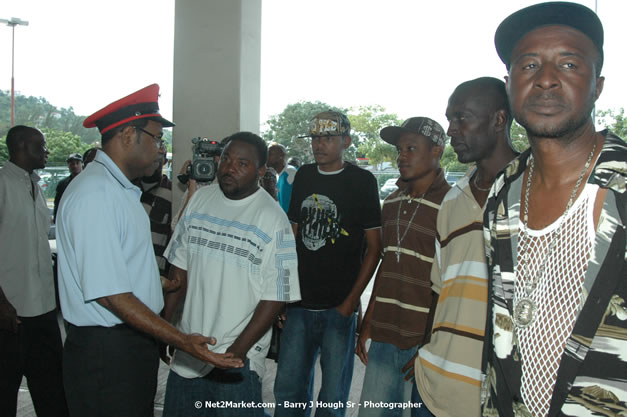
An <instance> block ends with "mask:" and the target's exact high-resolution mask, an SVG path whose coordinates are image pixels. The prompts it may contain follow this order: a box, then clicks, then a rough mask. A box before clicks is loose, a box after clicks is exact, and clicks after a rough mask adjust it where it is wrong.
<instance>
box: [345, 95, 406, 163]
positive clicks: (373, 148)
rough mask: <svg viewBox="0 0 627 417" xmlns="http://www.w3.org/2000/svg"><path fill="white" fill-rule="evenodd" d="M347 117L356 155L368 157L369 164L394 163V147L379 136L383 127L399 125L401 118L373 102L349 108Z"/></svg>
mask: <svg viewBox="0 0 627 417" xmlns="http://www.w3.org/2000/svg"><path fill="white" fill-rule="evenodd" d="M348 118H349V120H350V122H351V128H352V130H353V133H352V138H353V145H355V146H356V147H357V156H359V157H366V158H368V159H369V160H370V165H372V166H375V167H377V166H379V165H380V164H381V163H382V162H392V163H394V164H395V163H396V149H395V148H394V146H392V145H389V144H387V143H385V142H384V141H383V140H382V139H381V137H380V136H379V132H380V131H381V129H383V128H384V127H386V126H400V125H401V123H402V120H400V119H399V118H398V116H397V115H396V114H394V113H386V112H385V108H384V107H383V106H380V105H378V104H375V105H370V106H359V107H358V108H356V109H354V108H353V109H351V112H350V114H348Z"/></svg>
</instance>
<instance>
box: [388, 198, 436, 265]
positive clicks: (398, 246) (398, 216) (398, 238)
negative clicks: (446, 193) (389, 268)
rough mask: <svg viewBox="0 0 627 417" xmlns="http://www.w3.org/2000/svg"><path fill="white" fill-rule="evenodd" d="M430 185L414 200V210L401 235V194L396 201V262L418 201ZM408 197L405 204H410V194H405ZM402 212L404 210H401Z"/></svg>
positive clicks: (420, 200) (399, 256) (418, 204)
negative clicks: (399, 199) (397, 201)
mask: <svg viewBox="0 0 627 417" xmlns="http://www.w3.org/2000/svg"><path fill="white" fill-rule="evenodd" d="M430 188H431V187H429V188H427V191H425V192H424V193H422V195H421V196H420V198H419V199H418V200H417V201H416V208H415V209H414V212H413V213H412V215H411V218H410V219H409V223H407V227H406V228H405V232H403V236H401V230H400V229H401V226H400V224H401V205H402V204H403V199H402V198H403V196H402V195H401V196H400V198H401V201H399V203H398V212H397V213H396V263H399V262H400V261H401V243H402V242H403V239H405V236H407V232H408V231H409V228H410V227H411V223H412V222H413V221H414V217H415V216H416V213H417V212H418V208H420V203H421V202H422V199H423V198H424V197H425V195H426V194H427V192H428V191H429V189H430ZM407 197H408V203H407V204H411V200H412V198H411V195H409V194H407ZM403 213H404V212H403Z"/></svg>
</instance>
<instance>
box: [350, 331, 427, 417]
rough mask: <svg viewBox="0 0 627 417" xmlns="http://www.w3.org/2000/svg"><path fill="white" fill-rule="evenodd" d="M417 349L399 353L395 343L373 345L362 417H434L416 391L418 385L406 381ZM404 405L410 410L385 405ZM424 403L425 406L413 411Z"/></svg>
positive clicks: (365, 384)
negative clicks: (408, 368) (407, 369)
mask: <svg viewBox="0 0 627 417" xmlns="http://www.w3.org/2000/svg"><path fill="white" fill-rule="evenodd" d="M417 349H418V348H417V347H413V348H409V349H399V348H398V347H396V346H395V345H393V344H391V343H382V342H376V341H374V340H373V341H371V342H370V349H369V350H368V366H366V375H365V376H364V386H363V388H362V390H361V400H360V403H361V407H360V408H359V417H401V416H409V415H411V416H412V417H433V414H431V412H429V410H428V409H427V407H426V406H425V405H424V404H422V399H421V398H420V395H419V394H418V390H417V389H416V382H415V381H414V380H413V378H412V380H411V381H405V374H404V373H403V371H402V369H403V367H404V366H405V364H406V363H407V362H409V361H410V360H411V359H412V358H413V356H414V354H415V353H416V350H417ZM390 403H400V404H404V405H406V406H407V407H408V408H406V409H405V410H403V409H402V408H394V407H390V406H386V405H383V404H390ZM410 403H411V404H412V405H416V404H418V403H421V406H420V407H419V408H418V407H410Z"/></svg>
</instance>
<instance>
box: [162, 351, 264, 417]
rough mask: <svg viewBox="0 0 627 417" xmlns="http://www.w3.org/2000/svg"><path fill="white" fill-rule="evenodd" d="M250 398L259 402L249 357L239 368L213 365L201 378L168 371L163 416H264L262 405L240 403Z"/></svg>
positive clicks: (254, 375) (258, 387) (257, 388)
mask: <svg viewBox="0 0 627 417" xmlns="http://www.w3.org/2000/svg"><path fill="white" fill-rule="evenodd" d="M251 402H252V403H255V404H257V405H260V404H261V381H260V379H259V376H258V375H257V373H256V372H254V371H251V370H250V368H249V361H246V362H245V364H244V367H243V368H239V369H227V370H222V369H217V368H216V369H214V370H213V371H211V372H210V373H209V374H207V375H205V376H204V377H202V378H189V379H188V378H183V377H182V376H179V375H178V374H177V373H176V372H174V371H170V374H169V375H168V383H167V385H166V389H165V404H164V406H163V417H192V416H218V417H231V416H232V417H237V416H254V417H263V415H264V409H263V408H261V407H260V408H250V407H242V406H241V404H242V403H251ZM238 405H240V406H238Z"/></svg>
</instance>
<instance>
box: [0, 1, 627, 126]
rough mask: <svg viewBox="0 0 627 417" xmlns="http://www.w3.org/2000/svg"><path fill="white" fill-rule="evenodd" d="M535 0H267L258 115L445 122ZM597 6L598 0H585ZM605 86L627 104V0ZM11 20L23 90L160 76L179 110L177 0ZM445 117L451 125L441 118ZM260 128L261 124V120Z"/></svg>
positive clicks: (16, 4) (109, 95)
mask: <svg viewBox="0 0 627 417" xmlns="http://www.w3.org/2000/svg"><path fill="white" fill-rule="evenodd" d="M533 3H537V2H535V1H528V0H526V1H525V0H508V1H503V0H485V1H482V0H478V1H475V2H472V1H468V0H465V1H463V0H460V1H457V0H455V1H446V0H443V1H439V2H427V1H424V0H387V1H385V2H382V1H380V0H317V1H312V0H309V1H305V0H264V1H263V16H262V19H263V20H262V63H261V115H260V116H261V117H260V120H261V122H262V123H263V122H264V121H265V120H266V119H267V118H268V117H269V116H271V115H273V114H277V113H280V112H281V111H282V110H283V109H284V108H285V106H286V105H288V104H290V103H294V102H297V101H302V100H308V101H315V100H320V101H324V102H327V103H329V104H331V105H335V106H343V107H352V106H359V105H368V104H380V105H383V106H384V107H386V109H387V110H388V111H390V112H395V113H397V114H398V115H399V117H401V118H402V119H404V118H407V117H411V116H429V117H432V118H434V119H436V120H438V121H439V122H440V123H442V124H443V125H445V123H446V119H445V117H444V111H445V109H446V103H447V100H448V96H449V95H450V93H451V92H452V90H453V89H454V88H455V86H456V85H458V84H459V83H460V82H462V81H466V80H469V79H472V78H476V77H479V76H486V75H487V76H494V77H497V78H502V77H503V76H504V75H505V68H504V66H503V64H502V63H501V62H500V60H499V59H498V56H497V55H496V52H495V50H494V41H493V39H494V31H495V29H496V27H497V26H498V24H499V23H500V22H501V21H502V20H503V19H504V18H505V17H506V16H508V15H509V14H511V13H512V12H514V11H516V10H518V9H519V8H521V7H524V6H527V5H530V4H533ZM579 3H582V4H584V5H586V6H588V7H590V8H591V9H594V7H595V1H594V0H582V1H579ZM597 8H598V14H599V16H600V18H601V21H602V22H603V24H604V28H605V64H604V68H603V75H605V77H606V82H605V90H604V92H603V94H602V95H601V98H600V99H599V101H598V102H597V108H600V109H607V108H615V109H618V108H619V107H627V103H626V97H627V76H626V75H625V68H627V65H626V64H627V53H626V52H625V50H626V49H627V48H626V45H625V44H626V42H627V25H626V24H625V16H626V15H627V13H626V11H627V2H625V1H623V0H598V5H597ZM10 17H19V18H21V19H23V20H28V21H29V22H30V25H29V26H27V27H24V26H18V27H17V28H16V31H15V35H16V36H15V83H16V91H18V92H20V93H21V94H24V95H33V96H41V97H45V98H46V99H47V100H48V101H49V102H51V103H52V104H53V105H55V106H57V107H69V106H72V107H73V108H74V110H75V112H76V113H77V114H81V115H88V114H91V113H92V112H94V111H95V110H98V109H99V108H101V107H103V106H104V105H106V104H108V103H109V102H110V101H113V100H115V99H117V98H120V97H122V96H124V95H127V94H129V93H131V92H133V91H135V90H137V89H139V88H141V87H144V86H146V85H148V84H151V83H153V82H157V83H159V84H160V86H161V100H160V103H161V108H162V112H163V113H164V115H165V116H166V117H169V116H171V114H172V66H173V63H172V52H171V51H172V47H173V36H174V35H173V34H174V28H173V25H174V0H131V1H129V0H124V1H122V0H108V1H106V2H97V3H96V2H93V1H90V0H59V1H54V0H3V1H2V2H0V18H4V19H8V18H10ZM10 81H11V29H10V28H9V27H6V26H0V89H2V90H10V88H11V84H10ZM444 127H445V128H446V126H444ZM262 129H263V128H262Z"/></svg>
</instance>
